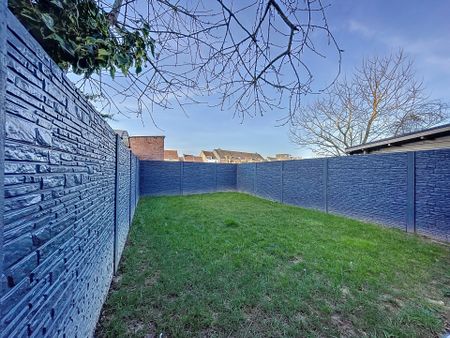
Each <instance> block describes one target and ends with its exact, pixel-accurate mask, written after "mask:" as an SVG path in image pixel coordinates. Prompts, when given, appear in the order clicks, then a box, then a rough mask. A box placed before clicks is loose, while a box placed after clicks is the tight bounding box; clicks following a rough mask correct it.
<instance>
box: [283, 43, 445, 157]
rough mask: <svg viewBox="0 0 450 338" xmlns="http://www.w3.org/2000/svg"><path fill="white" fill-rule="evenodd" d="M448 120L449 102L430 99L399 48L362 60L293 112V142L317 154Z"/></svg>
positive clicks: (338, 151) (336, 151)
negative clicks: (347, 75) (347, 74)
mask: <svg viewBox="0 0 450 338" xmlns="http://www.w3.org/2000/svg"><path fill="white" fill-rule="evenodd" d="M448 118H449V105H448V104H446V103H443V102H441V101H439V100H430V98H429V97H428V96H427V95H426V94H425V90H424V87H423V83H422V82H421V81H418V80H417V79H416V76H415V72H414V65H413V62H412V60H411V59H410V58H408V57H407V56H406V55H405V54H404V53H403V51H401V50H400V51H399V52H398V53H396V54H391V55H389V56H386V57H381V58H380V57H373V58H370V59H365V60H363V62H362V64H361V66H360V67H359V68H357V69H356V72H355V74H354V76H353V78H352V79H351V80H350V81H347V80H346V79H342V80H340V81H338V82H336V83H335V84H334V85H333V86H332V87H331V88H330V89H329V90H328V91H327V92H326V93H325V94H324V95H323V96H322V97H321V98H319V99H318V100H316V101H315V102H313V103H312V104H310V105H309V106H308V107H307V108H306V109H304V110H303V112H302V114H298V115H296V116H295V118H294V120H293V126H292V128H291V130H290V136H291V140H292V142H294V143H297V144H299V145H303V146H307V147H309V148H311V149H312V150H313V151H314V152H315V153H317V154H319V155H335V156H341V155H345V149H346V148H348V147H351V146H355V145H359V144H364V143H367V142H371V141H373V140H376V139H379V138H383V137H389V136H396V135H400V134H403V133H407V132H411V131H415V130H419V129H424V128H429V127H431V126H433V125H436V124H439V123H441V122H443V121H444V120H446V119H448Z"/></svg>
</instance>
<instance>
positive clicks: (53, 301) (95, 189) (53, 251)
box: [0, 1, 137, 337]
mask: <svg viewBox="0 0 450 338" xmlns="http://www.w3.org/2000/svg"><path fill="white" fill-rule="evenodd" d="M0 45H1V46H0V52H1V53H2V54H1V64H0V66H1V70H0V74H1V77H0V91H1V96H0V100H1V102H0V107H1V122H2V123H1V124H2V126H4V128H2V132H1V142H2V147H1V148H2V153H1V154H2V156H1V160H0V161H1V162H0V163H1V164H2V165H1V167H2V175H1V176H0V177H1V178H2V189H3V191H2V194H1V204H2V205H4V207H2V208H1V210H2V213H3V214H2V226H1V229H0V269H1V270H0V276H1V280H0V282H1V287H0V332H1V334H0V335H1V336H10V337H23V336H49V337H53V336H66V337H75V336H78V337H88V336H91V335H92V333H93V331H94V329H95V325H96V322H97V319H98V316H99V314H100V310H101V307H102V304H103V302H104V300H105V297H106V295H107V292H108V289H109V285H110V282H111V280H112V276H113V271H114V261H116V266H117V263H118V261H119V258H120V254H121V251H122V249H123V245H124V243H125V239H126V235H127V232H128V227H129V218H130V215H129V210H130V205H129V204H130V201H131V199H130V187H131V189H133V190H136V189H135V188H136V187H132V186H131V184H132V183H130V151H129V150H128V149H126V148H125V147H124V146H123V145H122V143H119V145H117V141H116V136H115V134H114V132H113V130H112V129H111V128H110V127H109V126H108V124H107V123H106V122H105V121H104V120H103V118H102V117H101V116H100V114H98V113H97V112H96V111H95V110H94V108H93V107H92V106H91V105H90V104H89V103H88V102H87V101H86V100H85V97H84V95H82V94H81V93H80V92H78V91H77V90H76V89H75V87H74V86H73V84H72V83H71V82H70V81H69V80H68V78H67V77H66V76H65V75H64V73H63V71H61V69H60V68H59V67H58V66H57V65H56V64H55V63H54V62H53V61H52V60H51V59H50V58H49V57H48V55H47V54H46V53H45V52H44V51H43V49H42V48H41V47H40V46H39V45H38V43H37V42H36V41H35V40H34V39H33V38H32V37H31V35H30V34H29V33H28V32H27V31H26V29H25V28H24V27H23V26H22V25H21V24H20V23H19V22H18V20H17V19H16V18H15V17H14V16H13V15H12V14H11V13H10V12H9V11H8V10H7V9H6V8H5V2H4V1H3V2H2V3H1V5H0ZM5 75H6V77H5ZM5 80H6V81H5ZM3 122H4V123H3ZM3 133H4V135H3ZM3 142H4V143H3ZM118 147H119V149H118ZM117 150H119V157H118V158H117V155H116V151H117ZM3 152H4V154H3ZM133 158H134V157H133ZM3 176H4V179H3ZM116 195H118V196H119V201H118V202H119V203H118V207H117V206H116V198H115V196H116ZM136 202H137V199H136V201H134V202H133V203H136ZM114 253H115V254H114Z"/></svg>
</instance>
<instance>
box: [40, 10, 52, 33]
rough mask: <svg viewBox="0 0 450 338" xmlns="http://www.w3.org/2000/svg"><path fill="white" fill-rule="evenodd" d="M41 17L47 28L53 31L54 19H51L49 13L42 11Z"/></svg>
mask: <svg viewBox="0 0 450 338" xmlns="http://www.w3.org/2000/svg"><path fill="white" fill-rule="evenodd" d="M41 18H42V21H43V22H44V24H45V25H46V26H47V28H48V29H50V30H51V31H52V32H54V31H55V29H54V25H55V21H53V18H52V17H51V15H50V14H47V13H42V14H41Z"/></svg>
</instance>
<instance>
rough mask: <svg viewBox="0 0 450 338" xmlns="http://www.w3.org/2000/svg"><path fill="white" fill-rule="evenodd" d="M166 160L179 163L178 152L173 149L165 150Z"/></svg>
mask: <svg viewBox="0 0 450 338" xmlns="http://www.w3.org/2000/svg"><path fill="white" fill-rule="evenodd" d="M164 160H166V161H167V160H169V161H178V151H176V150H171V149H166V150H164Z"/></svg>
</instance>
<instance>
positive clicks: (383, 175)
mask: <svg viewBox="0 0 450 338" xmlns="http://www.w3.org/2000/svg"><path fill="white" fill-rule="evenodd" d="M406 189H407V154H406V153H396V154H383V155H364V156H347V157H334V158H329V159H328V197H327V199H328V210H329V211H330V212H332V213H337V214H341V215H346V216H350V217H353V218H356V219H362V220H367V221H372V222H376V223H381V224H385V225H389V226H393V227H397V228H400V229H406V214H407V200H406V196H407V194H406Z"/></svg>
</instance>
